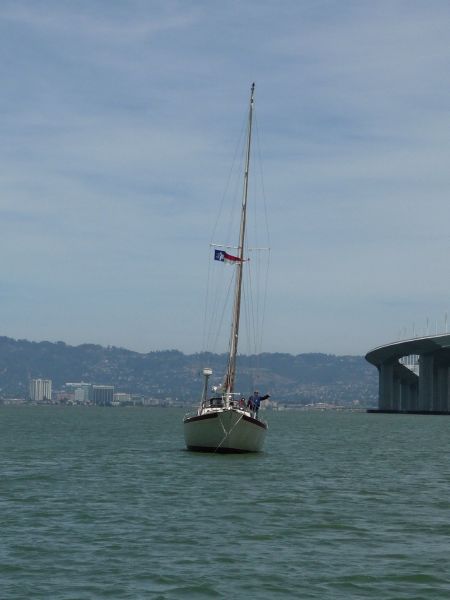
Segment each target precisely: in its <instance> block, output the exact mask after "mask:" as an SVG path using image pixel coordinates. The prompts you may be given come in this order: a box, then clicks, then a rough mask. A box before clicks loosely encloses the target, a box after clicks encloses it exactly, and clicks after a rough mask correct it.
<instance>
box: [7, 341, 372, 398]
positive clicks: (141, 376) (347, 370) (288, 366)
mask: <svg viewBox="0 0 450 600" xmlns="http://www.w3.org/2000/svg"><path fill="white" fill-rule="evenodd" d="M225 362H226V356H225V355H218V354H189V355H187V354H183V353H182V352H179V351H177V350H167V351H158V352H149V353H147V354H142V353H139V352H133V351H131V350H126V349H124V348H117V347H103V346H99V345H95V344H82V345H80V346H70V345H67V344H65V343H64V342H55V343H53V342H30V341H27V340H14V339H11V338H7V337H0V397H1V398H11V397H18V398H20V397H26V396H27V391H28V382H29V380H30V379H31V378H44V379H51V380H52V382H53V389H54V390H58V389H62V388H63V386H64V384H65V383H67V382H79V381H84V382H88V383H95V384H103V385H114V386H115V388H116V390H117V391H124V392H129V393H132V394H139V395H142V396H144V397H146V398H155V399H172V400H174V401H177V402H179V403H185V404H192V403H193V402H196V401H197V399H198V397H199V394H200V391H201V386H202V376H201V370H202V367H204V366H208V367H211V368H212V369H213V371H214V373H215V374H217V378H216V380H215V381H214V377H213V379H212V383H219V382H220V380H219V377H220V376H221V375H222V374H223V372H224V367H225ZM238 364H239V374H240V377H239V379H238V381H237V386H236V389H237V390H239V391H242V392H243V393H244V394H248V393H250V392H251V391H252V389H253V388H255V387H257V388H259V389H260V390H261V391H263V392H264V393H266V392H268V393H270V395H271V397H272V399H273V400H276V401H277V402H279V403H281V404H289V403H294V404H310V403H317V402H326V403H331V404H339V405H354V404H357V403H359V404H360V405H362V406H373V405H375V403H376V401H377V389H378V388H377V386H378V383H377V382H378V378H377V373H376V369H374V367H373V366H371V365H369V364H368V363H367V362H366V361H365V360H364V358H363V357H361V356H335V355H332V354H298V355H292V354H284V353H265V354H261V355H258V356H240V357H239V363H238Z"/></svg>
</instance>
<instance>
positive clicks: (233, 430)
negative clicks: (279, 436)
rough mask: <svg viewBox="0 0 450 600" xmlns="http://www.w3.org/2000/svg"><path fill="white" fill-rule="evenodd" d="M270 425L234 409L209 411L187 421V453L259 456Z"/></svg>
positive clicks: (186, 419)
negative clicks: (249, 454)
mask: <svg viewBox="0 0 450 600" xmlns="http://www.w3.org/2000/svg"><path fill="white" fill-rule="evenodd" d="M266 431H267V425H266V424H265V423H264V422H263V421H260V420H259V419H254V418H253V417H251V416H250V415H249V414H248V413H247V412H245V411H241V410H236V409H233V408H224V409H221V410H215V411H208V412H204V413H203V414H199V415H194V416H188V417H186V418H185V419H184V438H185V441H186V446H187V448H188V450H199V451H204V452H208V451H209V452H259V451H260V450H262V447H263V444H264V440H265V437H266Z"/></svg>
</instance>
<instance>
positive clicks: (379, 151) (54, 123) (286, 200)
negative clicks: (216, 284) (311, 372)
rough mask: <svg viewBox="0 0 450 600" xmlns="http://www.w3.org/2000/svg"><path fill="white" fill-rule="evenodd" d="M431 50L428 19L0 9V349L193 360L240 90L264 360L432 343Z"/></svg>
mask: <svg viewBox="0 0 450 600" xmlns="http://www.w3.org/2000/svg"><path fill="white" fill-rule="evenodd" d="M449 29H450V4H449V3H447V2H444V1H441V0H436V1H433V2H431V3H424V2H420V1H414V0H413V1H411V2H403V1H395V2H390V1H387V0H381V1H380V2H376V3H373V2H369V1H368V0H363V1H356V0H354V1H352V0H350V1H348V2H345V3H342V2H337V1H330V0H323V1H320V2H313V1H312V0H311V1H300V2H297V1H294V0H286V1H285V2H282V3H278V2H275V1H273V0H265V1H262V2H256V1H255V0H250V1H249V2H246V3H239V2H237V1H236V0H231V1H230V2H227V3H220V2H217V1H215V0H213V1H212V2H208V3H207V2H204V1H202V0H192V1H191V2H188V3H185V2H181V1H177V0H174V1H162V0H160V1H153V0H151V1H149V2H144V1H142V0H129V1H128V2H126V3H110V2H105V1H104V0H103V1H99V0H92V1H89V2H88V1H87V0H85V1H83V0H82V1H81V2H77V3H61V2H57V1H56V0H43V1H42V2H39V3H36V2H32V1H31V0H28V1H27V0H25V1H24V2H20V3H17V2H13V1H9V0H5V1H4V2H2V3H1V5H0V32H1V36H0V40H1V41H0V47H1V49H2V56H3V60H2V61H1V64H0V70H1V71H0V72H1V75H2V81H3V89H2V95H1V97H0V111H1V121H0V124H1V125H0V126H1V133H2V137H3V144H2V146H1V149H0V156H1V161H2V165H3V169H2V175H1V179H0V191H1V193H0V215H1V221H0V222H1V235H0V244H1V251H2V257H3V261H2V269H1V279H0V285H1V288H0V291H1V293H0V299H1V310H2V315H3V320H2V326H1V328H0V334H1V335H5V336H8V337H12V338H14V339H29V340H32V341H41V340H49V341H57V340H62V341H64V342H65V343H67V344H69V345H79V344H82V343H96V344H100V345H104V346H107V345H112V346H119V347H124V348H127V349H131V350H135V351H138V352H149V351H152V350H164V349H177V350H180V351H182V352H184V353H186V354H191V353H195V352H199V351H201V350H202V347H201V343H202V340H201V334H202V331H201V330H202V327H201V319H202V311H201V305H202V302H203V299H204V279H205V276H206V275H205V258H206V255H207V252H208V251H209V249H208V242H209V239H210V233H211V231H212V229H213V223H214V219H215V217H216V215H217V209H218V205H219V203H220V200H221V197H222V194H223V191H224V189H225V185H226V178H227V175H228V173H229V167H230V164H231V161H232V157H233V152H234V150H235V146H236V141H237V138H238V136H239V133H240V128H241V126H242V118H243V116H244V115H245V111H246V103H247V100H248V93H249V88H250V84H251V82H252V81H255V82H256V102H255V104H256V114H257V122H258V128H259V136H260V141H261V144H260V145H261V155H262V160H263V168H264V181H265V191H266V196H267V204H268V211H269V219H270V234H271V246H272V259H271V260H272V268H271V272H270V280H269V281H270V287H269V293H268V299H267V315H266V319H265V324H266V331H265V334H264V343H263V351H266V352H287V353H291V354H300V353H304V352H324V353H331V354H337V355H363V354H365V353H366V352H367V351H368V350H369V349H370V348H372V347H375V346H378V345H380V344H383V343H385V342H386V343H387V342H389V341H392V340H395V339H397V338H398V336H399V335H402V336H403V337H412V336H413V332H416V333H420V334H423V333H425V332H426V331H427V330H428V331H429V332H430V333H431V332H434V330H435V329H438V330H439V331H441V332H442V331H443V328H444V318H445V317H444V316H445V314H446V313H450V285H449V283H448V280H447V278H446V276H445V275H446V273H447V270H446V269H447V268H448V267H447V264H448V260H447V257H448V256H449V255H450V235H449V233H448V226H447V223H448V217H449V212H450V211H449V208H448V205H449V203H448V194H449V191H450V170H449V169H448V163H449V158H450V136H449V135H448V134H449V125H448V124H449V112H450V103H449V100H450V98H449V95H450V94H449V86H448V72H449V66H450V65H449V63H450V50H449V44H448V31H449ZM427 323H428V325H427Z"/></svg>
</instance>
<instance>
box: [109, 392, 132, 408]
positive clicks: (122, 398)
mask: <svg viewBox="0 0 450 600" xmlns="http://www.w3.org/2000/svg"><path fill="white" fill-rule="evenodd" d="M113 402H114V404H116V405H117V404H129V403H130V402H131V394H125V393H124V392H116V393H115V394H114V397H113Z"/></svg>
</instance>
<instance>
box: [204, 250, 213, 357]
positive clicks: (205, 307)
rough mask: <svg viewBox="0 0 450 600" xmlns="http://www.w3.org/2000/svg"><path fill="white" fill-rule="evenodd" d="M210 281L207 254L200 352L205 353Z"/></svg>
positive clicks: (209, 265) (209, 266) (209, 263)
mask: <svg viewBox="0 0 450 600" xmlns="http://www.w3.org/2000/svg"><path fill="white" fill-rule="evenodd" d="M210 279H211V260H210V257H209V252H208V270H207V275H206V290H205V298H204V311H203V332H202V350H203V352H205V351H206V348H207V346H206V343H207V332H206V328H207V317H208V310H209V290H210V289H211V288H210Z"/></svg>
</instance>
